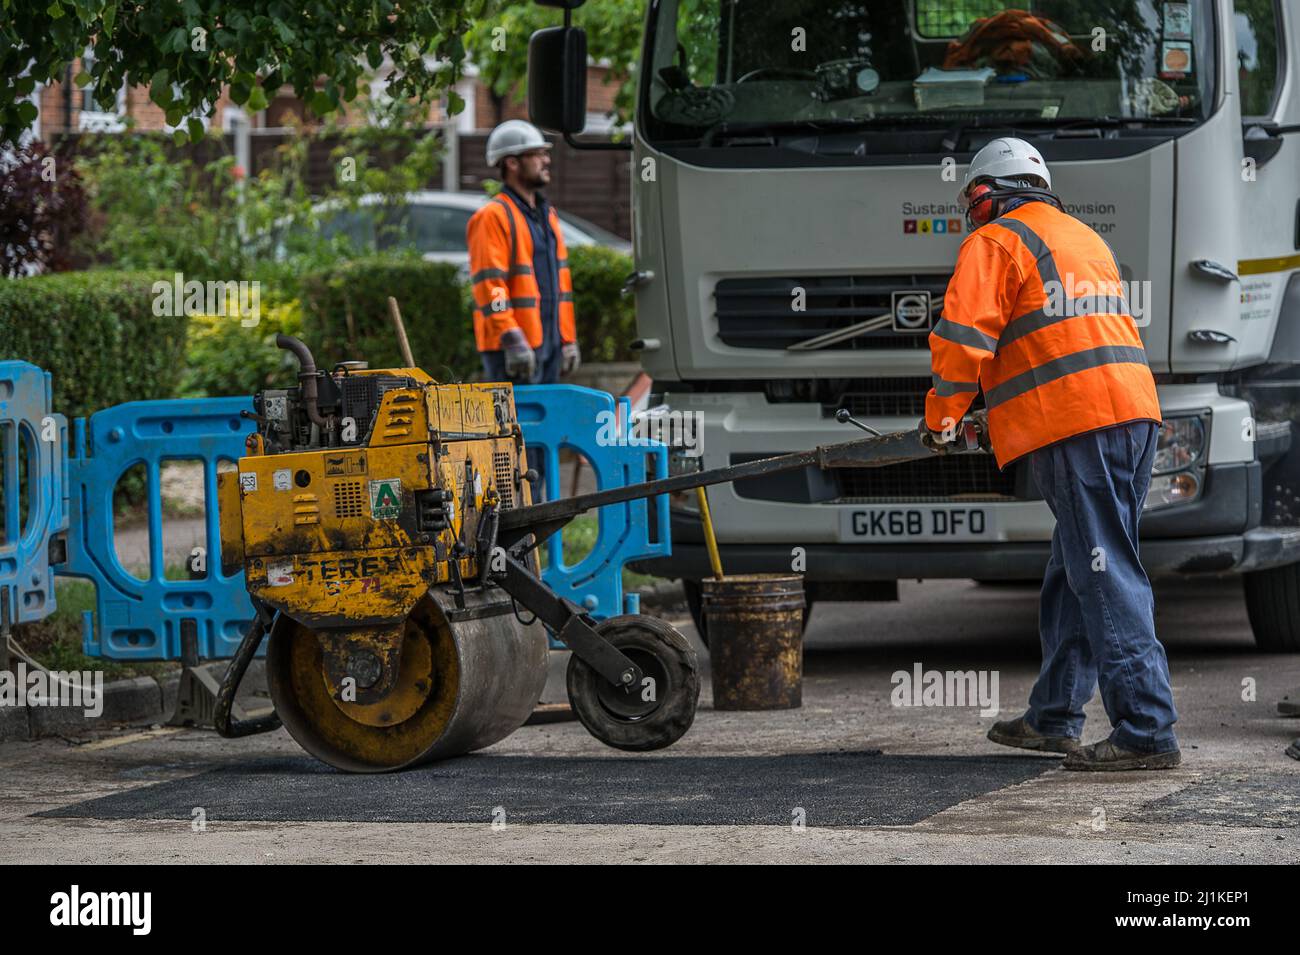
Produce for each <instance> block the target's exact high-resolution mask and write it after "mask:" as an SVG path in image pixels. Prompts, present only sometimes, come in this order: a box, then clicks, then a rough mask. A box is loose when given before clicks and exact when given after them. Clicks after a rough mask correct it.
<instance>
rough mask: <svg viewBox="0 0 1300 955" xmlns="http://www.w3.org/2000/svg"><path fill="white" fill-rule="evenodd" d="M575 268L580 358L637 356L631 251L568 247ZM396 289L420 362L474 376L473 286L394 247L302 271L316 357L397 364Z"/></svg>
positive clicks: (433, 370) (441, 371)
mask: <svg viewBox="0 0 1300 955" xmlns="http://www.w3.org/2000/svg"><path fill="white" fill-rule="evenodd" d="M569 268H570V270H571V271H572V274H573V286H574V308H575V310H576V314H577V320H578V341H579V343H580V344H581V346H582V355H583V360H584V361H588V362H592V361H631V360H634V359H635V357H636V356H635V354H634V353H633V352H631V351H630V350H629V349H628V344H629V343H630V342H631V341H632V340H633V339H634V338H636V309H635V306H634V303H633V301H632V299H631V298H625V297H624V296H623V295H622V294H621V289H622V286H623V282H624V280H625V279H626V278H627V274H628V273H629V272H630V271H631V270H632V260H631V259H630V258H629V257H628V256H626V255H623V254H621V253H619V252H616V251H614V250H612V249H607V248H604V247H601V246H581V247H578V248H574V249H572V250H570V252H569ZM390 295H392V296H393V297H394V298H396V299H397V304H398V305H399V306H400V307H401V310H402V319H403V321H404V322H405V323H406V334H407V337H408V338H409V339H410V341H411V351H412V353H413V354H414V356H415V360H416V362H417V363H418V364H419V365H420V367H421V368H423V369H424V370H425V371H427V372H428V373H429V374H431V375H433V376H434V377H435V378H438V379H440V380H448V379H452V378H468V377H470V376H471V375H472V374H473V373H474V372H475V371H477V370H478V368H479V359H478V353H477V351H476V349H475V345H474V328H473V323H472V319H471V314H472V313H471V299H470V290H469V289H468V288H467V287H466V285H465V284H464V279H463V277H462V276H461V275H460V273H459V271H458V270H457V269H456V267H455V266H453V265H449V264H445V263H440V262H426V261H424V260H423V259H419V258H416V257H413V256H409V257H408V256H391V255H389V256H384V255H377V256H370V257H367V258H362V259H355V260H353V261H351V262H348V263H346V264H343V265H340V266H339V267H338V268H335V269H331V270H330V271H327V272H317V273H313V274H310V275H306V276H304V277H303V280H302V334H303V338H304V339H305V340H306V342H307V344H308V345H309V346H310V347H311V349H312V352H313V353H314V354H315V356H316V361H317V364H319V365H321V366H322V367H326V368H328V367H330V366H332V365H333V363H334V362H336V361H341V360H343V359H346V358H361V359H364V360H365V361H368V362H370V367H372V368H384V367H398V366H400V365H401V360H400V356H399V354H398V348H397V340H396V338H395V337H394V335H393V328H392V325H391V324H390V322H389V319H388V296H390ZM349 312H350V313H351V327H350V328H349V324H348V315H349ZM449 371H450V374H448V372H449Z"/></svg>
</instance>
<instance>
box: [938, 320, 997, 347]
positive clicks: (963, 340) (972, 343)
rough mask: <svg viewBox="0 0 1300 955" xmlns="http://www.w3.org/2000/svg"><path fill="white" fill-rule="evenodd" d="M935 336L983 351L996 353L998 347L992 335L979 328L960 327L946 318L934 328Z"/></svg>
mask: <svg viewBox="0 0 1300 955" xmlns="http://www.w3.org/2000/svg"><path fill="white" fill-rule="evenodd" d="M933 334H935V335H938V336H939V337H940V338H942V339H944V340H945V341H950V342H954V343H955V344H958V345H965V346H967V347H968V348H978V349H980V350H981V351H987V352H991V351H996V350H997V347H998V342H997V339H996V338H994V337H993V336H992V335H985V334H984V333H983V332H982V331H980V330H979V329H978V328H972V327H971V326H970V325H958V324H957V323H956V322H954V321H950V320H949V319H946V318H941V319H939V321H938V323H937V324H936V325H935V326H934V332H933Z"/></svg>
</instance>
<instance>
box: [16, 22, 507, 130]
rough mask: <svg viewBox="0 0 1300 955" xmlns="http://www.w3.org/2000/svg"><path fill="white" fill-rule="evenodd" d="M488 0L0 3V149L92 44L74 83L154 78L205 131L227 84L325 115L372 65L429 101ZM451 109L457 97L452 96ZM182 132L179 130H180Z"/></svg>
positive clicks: (100, 86)
mask: <svg viewBox="0 0 1300 955" xmlns="http://www.w3.org/2000/svg"><path fill="white" fill-rule="evenodd" d="M486 3H487V0H411V2H403V3H396V2H394V0H150V2H147V3H137V2H123V0H0V145H2V144H4V143H6V142H12V141H15V140H17V138H18V136H19V135H20V134H21V133H22V132H23V130H25V129H27V128H28V127H29V126H31V124H32V122H33V121H34V120H35V118H36V115H37V110H36V106H35V105H34V104H33V103H32V102H31V101H30V99H29V97H30V96H31V94H32V91H33V90H34V89H35V86H36V84H37V83H47V82H51V81H54V80H58V79H60V78H62V77H63V75H64V72H65V70H66V69H67V68H68V67H69V66H70V65H71V64H72V63H73V62H74V61H75V60H77V59H78V58H80V57H81V56H82V54H83V52H84V51H85V50H86V49H87V48H88V47H93V49H94V56H93V65H92V66H91V69H90V71H89V72H88V73H81V74H79V75H78V76H77V77H76V79H75V82H76V83H77V85H78V86H81V87H85V86H86V85H88V84H90V83H94V99H95V102H97V103H98V104H99V105H101V106H103V107H104V108H106V109H112V108H113V106H114V102H115V98H116V95H117V90H118V89H120V88H121V87H122V85H123V84H124V83H125V84H127V85H129V86H147V87H148V88H149V96H150V98H151V99H152V100H153V101H154V102H155V103H157V104H158V105H159V106H160V107H161V108H162V109H163V110H164V112H165V113H166V115H167V122H168V123H169V124H170V125H172V126H181V125H182V124H185V129H186V130H187V131H188V133H189V135H190V137H191V138H192V139H194V140H196V141H197V140H198V139H199V138H200V137H201V135H202V132H203V127H202V124H201V123H200V122H199V121H198V119H197V117H198V116H200V115H208V114H210V113H211V111H212V107H213V105H214V104H215V103H216V102H217V100H218V98H219V97H220V95H221V93H222V91H223V90H224V89H225V88H227V87H229V89H230V98H231V99H232V100H233V101H234V102H235V103H236V104H237V105H240V106H246V107H247V108H248V109H250V110H254V111H255V110H260V109H264V108H265V107H266V105H267V103H268V101H269V99H270V97H271V96H273V95H274V94H275V92H276V91H277V90H278V89H280V88H281V87H282V86H286V85H287V86H290V87H292V89H293V91H294V93H295V94H296V95H297V96H299V97H301V98H302V99H303V100H304V101H305V102H306V103H307V104H308V105H309V106H310V107H311V110H312V112H314V113H316V114H317V115H318V116H325V115H328V114H330V113H332V112H334V111H335V110H337V109H338V108H339V107H340V105H341V104H342V103H344V102H351V101H352V100H354V99H355V98H356V97H357V94H358V92H359V91H360V90H361V89H362V88H363V87H364V84H365V81H366V76H367V75H368V70H378V69H379V68H380V67H383V66H385V64H386V63H389V64H391V66H392V73H391V75H390V76H389V78H388V88H387V92H388V94H389V95H390V96H393V97H396V98H399V99H414V100H416V101H418V102H428V101H430V100H431V99H432V98H433V97H435V96H437V95H440V94H441V92H442V91H443V90H446V89H448V88H449V87H450V86H451V85H452V84H453V83H454V82H455V80H456V79H457V77H458V73H459V70H460V66H461V64H462V62H463V60H464V53H465V48H464V45H463V39H462V38H463V36H464V34H465V31H466V30H467V29H469V27H470V24H471V23H473V22H474V21H475V20H477V19H478V18H479V17H481V16H482V15H483V12H484V7H485V6H486ZM450 98H451V106H452V111H453V112H457V111H459V109H460V106H461V105H462V104H461V103H460V102H459V98H458V97H456V96H455V95H454V93H452V94H451V97H450ZM179 134H180V133H179V131H178V135H179Z"/></svg>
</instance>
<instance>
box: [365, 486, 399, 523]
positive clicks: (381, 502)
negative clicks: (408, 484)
mask: <svg viewBox="0 0 1300 955" xmlns="http://www.w3.org/2000/svg"><path fill="white" fill-rule="evenodd" d="M401 513H402V482H401V481H400V480H398V479H397V478H383V479H382V480H379V481H371V482H370V516H371V517H373V518H374V519H375V520H377V521H391V520H394V519H395V518H396V517H397V516H398V515H399V514H401Z"/></svg>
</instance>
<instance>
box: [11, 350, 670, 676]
mask: <svg viewBox="0 0 1300 955" xmlns="http://www.w3.org/2000/svg"><path fill="white" fill-rule="evenodd" d="M515 396H516V404H517V406H518V413H519V420H520V424H521V426H522V428H523V431H524V440H525V442H526V443H527V445H528V446H529V447H530V448H537V449H538V450H539V452H540V453H541V454H542V455H543V456H544V460H545V462H546V465H545V472H546V496H547V497H548V498H549V499H554V498H556V497H558V496H560V480H561V472H560V463H559V454H560V451H561V450H562V449H564V448H569V449H572V450H573V451H576V452H578V453H580V454H582V455H583V456H584V457H585V458H586V460H587V463H588V464H589V465H590V467H591V468H592V471H593V473H594V475H595V480H596V486H597V488H599V489H605V488H609V487H618V486H622V485H625V484H629V483H636V482H640V481H644V480H647V479H651V478H655V477H664V476H666V475H667V469H668V456H667V451H666V449H665V448H664V446H663V445H662V444H660V443H658V442H652V441H637V440H636V439H634V438H632V437H631V436H630V430H629V427H630V424H629V418H630V413H629V412H630V409H629V405H628V402H627V400H626V399H621V400H620V401H619V402H617V403H616V402H615V400H614V398H613V397H612V396H610V395H609V394H607V393H605V392H603V391H595V390H592V389H590V388H578V387H575V386H572V385H535V386H529V387H524V388H519V389H517V390H516V392H515ZM49 402H50V394H49V375H48V374H46V373H45V372H43V371H41V370H40V369H39V368H36V367H35V366H33V365H26V364H25V363H21V362H6V363H0V424H4V423H6V422H12V423H13V425H14V427H12V428H9V429H8V430H7V431H6V432H4V433H6V434H8V433H17V432H22V433H25V434H26V433H30V434H32V435H35V436H37V437H39V435H40V428H41V426H42V423H44V424H45V426H46V427H47V429H48V425H49V421H51V420H53V421H54V422H55V423H56V427H57V429H58V435H59V437H58V440H57V441H56V442H53V443H50V442H46V443H45V444H37V445H36V446H37V447H39V448H40V457H39V460H38V461H37V462H36V466H35V468H32V469H30V470H29V474H34V475H35V483H34V484H33V488H34V490H33V492H32V500H34V501H38V502H40V503H39V505H34V506H36V507H37V509H36V510H35V511H34V512H33V515H32V518H31V520H30V521H29V523H28V524H27V525H26V527H27V530H26V532H25V533H24V535H23V536H22V538H21V539H20V540H18V541H16V542H10V541H6V542H5V543H4V546H3V547H2V548H0V583H3V584H4V585H5V586H8V587H10V588H11V589H12V591H13V593H14V596H13V598H12V599H13V603H12V606H15V607H17V608H18V611H19V615H18V617H17V619H18V620H20V621H27V620H35V619H40V618H41V617H44V616H46V615H48V614H49V613H50V612H51V611H53V609H54V599H53V588H52V586H51V584H50V570H49V566H48V564H47V563H46V555H47V551H48V549H49V542H50V539H51V538H52V537H53V536H54V535H56V534H59V533H61V532H63V531H65V530H66V531H68V533H67V560H66V563H63V564H61V565H59V566H57V568H56V572H57V573H58V574H60V575H65V576H74V577H83V578H86V579H88V580H91V581H92V582H94V584H95V588H96V609H95V610H94V611H87V612H86V614H85V617H84V621H83V644H84V649H85V652H86V653H87V654H89V655H91V656H102V657H108V658H111V659H122V660H175V659H179V658H180V657H181V652H182V648H181V634H182V630H183V629H184V627H185V626H186V624H187V623H188V624H190V625H192V626H193V627H194V631H195V636H196V638H197V640H196V644H197V650H198V654H199V656H200V657H203V658H205V659H221V658H226V657H229V656H231V655H232V654H233V653H234V651H235V648H236V647H237V646H238V645H239V641H240V639H241V638H242V636H243V632H244V629H245V627H246V626H247V623H248V621H249V620H250V619H251V618H252V607H251V604H250V603H249V600H248V594H247V592H246V591H245V588H244V578H243V574H242V573H240V574H236V575H234V576H231V577H225V576H223V575H222V574H221V561H220V554H219V548H220V544H219V540H220V532H219V528H218V510H217V503H216V475H217V467H218V462H220V461H221V460H223V459H224V460H230V461H235V460H238V458H239V457H240V456H241V455H242V454H243V453H244V439H245V437H246V436H247V435H248V434H249V433H250V432H251V431H252V430H253V423H252V421H250V420H249V419H246V418H241V417H240V414H239V413H240V411H241V410H251V408H252V402H251V400H250V399H248V398H208V399H196V400H170V401H136V402H130V403H127V404H123V405H117V406H115V407H113V408H108V409H105V410H104V411H100V412H98V413H96V414H94V415H92V416H91V417H90V418H80V419H77V420H76V422H75V424H74V442H73V448H72V449H71V453H68V451H67V447H66V446H67V440H66V438H67V425H66V421H65V420H64V419H63V418H62V417H61V416H58V415H53V416H52V415H51V412H50V408H49ZM19 440H22V439H19V438H14V439H13V441H14V442H17V441H19ZM4 460H5V462H6V472H8V471H10V470H12V471H13V474H12V475H10V474H9V473H5V474H4V475H3V476H4V480H5V489H6V494H5V506H6V507H7V508H11V509H13V510H14V511H16V510H17V507H18V504H17V503H16V502H17V496H16V495H11V494H10V493H9V492H8V489H9V488H10V487H16V486H17V464H16V461H17V458H16V456H15V455H14V454H12V453H10V452H9V449H8V448H6V453H5V458H4ZM169 460H185V461H193V460H198V461H201V462H202V467H203V471H204V493H205V515H206V516H205V520H204V529H205V536H206V540H207V546H206V548H205V550H204V552H203V554H202V559H203V564H204V570H203V573H204V576H202V577H200V578H198V579H173V580H169V579H167V577H166V567H165V563H164V552H163V537H162V535H163V518H162V491H161V484H160V476H161V469H162V465H163V464H164V462H166V461H169ZM10 462H14V463H13V465H12V467H10ZM137 464H143V465H144V471H145V477H146V493H147V514H148V529H149V568H148V572H147V574H146V576H145V577H143V578H140V577H136V576H134V575H133V574H131V573H129V572H128V571H127V569H126V568H125V567H123V566H122V564H121V562H120V561H119V559H118V556H117V547H116V542H115V538H114V522H113V491H114V489H115V488H116V486H117V484H118V482H119V480H120V479H121V478H122V476H123V475H124V474H125V473H126V472H127V471H129V470H130V469H131V468H133V467H134V466H135V465H137ZM598 524H599V531H598V534H597V539H596V543H595V546H594V548H593V549H592V551H591V552H590V553H589V554H587V555H586V556H585V557H583V558H582V559H581V560H580V561H578V563H576V564H574V565H572V566H569V565H566V564H565V563H564V561H563V557H562V550H561V537H560V536H559V535H556V536H555V537H553V538H552V539H551V540H550V541H548V542H547V544H546V552H547V556H548V566H547V568H546V569H545V570H544V571H543V573H542V577H543V579H544V580H545V581H546V582H547V583H548V584H549V585H550V586H551V587H553V588H554V589H555V590H556V592H557V593H559V594H561V595H562V596H565V597H567V598H569V599H570V600H572V601H574V602H575V603H577V604H578V605H579V606H582V607H584V608H586V609H587V611H588V612H589V613H591V615H592V616H593V617H596V618H598V619H604V618H606V617H610V616H614V615H617V614H619V613H622V612H624V611H627V612H632V613H635V612H637V610H638V609H639V608H638V606H637V602H636V599H635V597H636V595H635V594H632V595H628V596H627V598H626V599H625V597H624V595H623V580H622V569H623V566H624V564H626V563H627V562H629V561H632V560H637V559H639V558H642V557H656V556H661V555H666V554H668V553H669V552H670V550H671V545H670V541H669V538H668V499H667V497H659V498H657V499H656V500H655V501H654V502H648V501H644V500H639V501H630V502H627V503H624V504H618V505H611V506H609V507H605V508H601V509H600V511H599V512H598ZM9 526H13V524H12V523H11V524H10V525H9ZM23 581H27V582H28V583H25V584H23V583H22V582H23Z"/></svg>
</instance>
